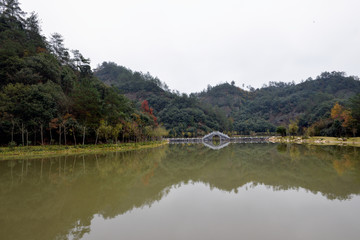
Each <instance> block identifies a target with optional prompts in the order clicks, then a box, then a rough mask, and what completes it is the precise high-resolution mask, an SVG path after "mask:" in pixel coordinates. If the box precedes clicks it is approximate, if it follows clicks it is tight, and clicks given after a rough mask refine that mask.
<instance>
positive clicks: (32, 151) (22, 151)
mask: <svg viewBox="0 0 360 240" xmlns="http://www.w3.org/2000/svg"><path fill="white" fill-rule="evenodd" d="M165 144H167V142H166V141H156V142H139V143H119V144H97V145H77V146H64V145H60V146H59V145H46V146H28V147H13V148H10V147H1V148H0V160H9V159H22V158H27V159H29V158H38V157H47V156H49V157H51V156H56V155H67V154H69V155H70V154H91V153H104V152H123V151H133V150H139V149H145V148H154V147H159V146H162V145H165Z"/></svg>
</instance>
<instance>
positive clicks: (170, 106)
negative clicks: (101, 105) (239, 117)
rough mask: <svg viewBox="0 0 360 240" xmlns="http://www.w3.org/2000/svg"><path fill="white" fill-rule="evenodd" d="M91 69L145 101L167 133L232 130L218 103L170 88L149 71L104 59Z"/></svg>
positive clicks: (104, 79)
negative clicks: (140, 70) (214, 103)
mask: <svg viewBox="0 0 360 240" xmlns="http://www.w3.org/2000/svg"><path fill="white" fill-rule="evenodd" d="M94 73H95V75H96V76H97V77H98V78H99V79H101V80H102V81H103V82H105V83H106V84H108V85H109V86H113V87H116V88H117V89H119V91H120V92H121V93H124V94H125V95H126V96H127V97H129V98H130V99H132V100H134V101H135V102H137V104H141V103H143V102H144V101H145V102H147V103H148V105H149V107H150V108H152V109H153V110H152V111H153V112H154V115H155V116H157V117H158V121H159V122H160V123H162V124H163V125H164V127H166V129H168V130H169V134H170V136H173V137H194V136H203V135H204V134H206V133H207V132H209V131H212V130H220V131H226V132H228V131H232V122H231V120H230V119H229V118H227V117H226V115H225V113H224V111H222V110H221V109H220V108H219V107H216V106H215V107H214V106H212V105H211V104H206V103H204V102H201V101H199V99H198V98H197V97H196V96H195V95H194V94H191V95H190V96H188V95H187V94H180V93H179V92H176V91H173V92H171V91H170V90H169V89H168V87H167V85H166V84H165V83H163V82H161V81H160V80H159V79H158V78H155V77H152V76H151V75H150V74H149V73H147V74H143V73H141V72H133V71H131V70H130V69H127V68H125V67H123V66H118V65H117V64H116V63H112V62H104V63H103V64H102V65H101V66H100V67H99V68H98V69H96V70H95V71H94Z"/></svg>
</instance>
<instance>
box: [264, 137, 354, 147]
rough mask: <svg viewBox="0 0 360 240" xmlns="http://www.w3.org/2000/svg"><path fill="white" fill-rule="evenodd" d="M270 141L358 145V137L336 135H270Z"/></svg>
mask: <svg viewBox="0 0 360 240" xmlns="http://www.w3.org/2000/svg"><path fill="white" fill-rule="evenodd" d="M270 141H271V142H278V143H305V144H311V145H346V146H355V147H360V137H356V138H336V137H308V138H304V137H297V136H295V137H271V138H270Z"/></svg>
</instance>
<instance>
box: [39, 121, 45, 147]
mask: <svg viewBox="0 0 360 240" xmlns="http://www.w3.org/2000/svg"><path fill="white" fill-rule="evenodd" d="M40 136H41V145H44V127H43V125H42V124H40Z"/></svg>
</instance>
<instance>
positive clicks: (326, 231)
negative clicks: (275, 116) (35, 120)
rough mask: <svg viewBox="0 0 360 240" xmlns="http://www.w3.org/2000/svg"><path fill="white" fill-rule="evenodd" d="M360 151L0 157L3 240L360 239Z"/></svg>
mask: <svg viewBox="0 0 360 240" xmlns="http://www.w3.org/2000/svg"><path fill="white" fill-rule="evenodd" d="M359 218H360V148H353V147H336V146H320V147H316V146H303V145H278V144H230V145H229V146H227V147H225V148H223V149H220V150H212V149H209V148H207V147H205V146H203V145H201V144H194V145H168V146H164V147H161V148H156V149H147V150H142V151H137V152H128V153H109V154H106V153H104V154H101V155H99V154H98V155H85V156H79V155H78V156H67V157H56V158H44V159H36V160H15V161H14V160H12V161H2V162H0V239H4V240H7V239H9V240H12V239H26V240H29V239H36V240H43V239H44V240H45V239H46V240H48V239H167V240H170V239H277V240H278V239H317V240H318V239H326V240H329V239H344V240H345V239H346V240H352V239H360V227H359V222H360V221H359Z"/></svg>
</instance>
